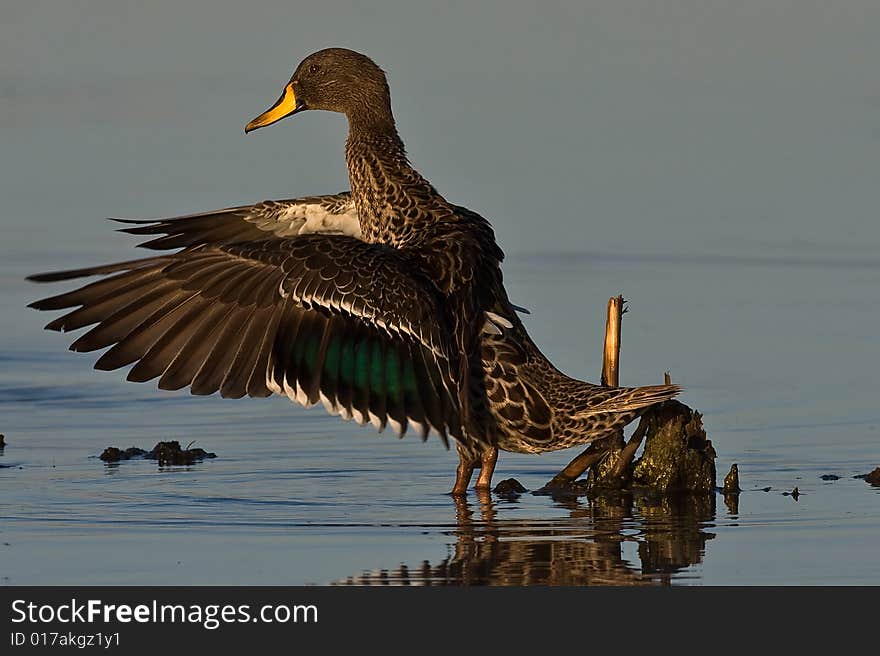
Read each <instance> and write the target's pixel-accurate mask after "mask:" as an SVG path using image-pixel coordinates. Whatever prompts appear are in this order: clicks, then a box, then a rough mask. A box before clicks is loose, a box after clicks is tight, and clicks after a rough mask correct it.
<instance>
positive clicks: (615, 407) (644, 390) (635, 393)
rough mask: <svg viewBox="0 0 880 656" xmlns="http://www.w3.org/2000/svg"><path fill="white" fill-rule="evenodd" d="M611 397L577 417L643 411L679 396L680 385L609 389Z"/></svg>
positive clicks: (593, 405)
mask: <svg viewBox="0 0 880 656" xmlns="http://www.w3.org/2000/svg"><path fill="white" fill-rule="evenodd" d="M608 392H609V395H608V396H606V397H605V398H600V399H599V400H598V402H597V403H595V404H591V405H590V406H589V407H588V408H584V409H583V410H581V411H580V412H578V413H576V415H575V416H577V415H594V414H597V413H600V412H613V413H619V412H630V411H633V410H641V409H642V408H647V407H649V406H652V405H655V404H657V403H662V402H663V401H668V400H669V399H671V398H673V397H675V396H677V395H678V394H679V393H680V392H681V387H680V386H679V385H646V386H644V387H614V388H608Z"/></svg>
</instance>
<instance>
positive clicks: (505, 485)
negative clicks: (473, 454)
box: [492, 478, 528, 497]
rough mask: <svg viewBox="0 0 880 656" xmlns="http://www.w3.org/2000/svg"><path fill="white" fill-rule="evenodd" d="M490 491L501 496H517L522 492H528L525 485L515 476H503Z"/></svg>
mask: <svg viewBox="0 0 880 656" xmlns="http://www.w3.org/2000/svg"><path fill="white" fill-rule="evenodd" d="M492 491H493V492H494V493H495V494H497V495H499V496H502V497H518V496H519V495H520V494H522V493H523V492H528V490H527V489H526V487H525V486H524V485H523V484H522V483H520V482H519V481H518V480H516V479H515V478H505V479H504V480H503V481H501V482H499V483H498V485H496V486H495V489H493V490H492Z"/></svg>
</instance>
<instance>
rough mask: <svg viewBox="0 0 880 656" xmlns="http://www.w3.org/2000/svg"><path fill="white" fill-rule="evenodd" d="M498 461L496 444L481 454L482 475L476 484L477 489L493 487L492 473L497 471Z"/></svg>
mask: <svg viewBox="0 0 880 656" xmlns="http://www.w3.org/2000/svg"><path fill="white" fill-rule="evenodd" d="M496 462H498V449H497V448H495V447H494V446H491V447H488V448H486V449H485V450H484V451H483V453H482V454H481V456H480V476H479V477H478V478H477V484H476V485H475V486H474V487H476V488H477V490H489V489H491V488H492V473H493V472H494V471H495V463H496Z"/></svg>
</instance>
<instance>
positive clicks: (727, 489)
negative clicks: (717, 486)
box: [724, 463, 741, 494]
mask: <svg viewBox="0 0 880 656" xmlns="http://www.w3.org/2000/svg"><path fill="white" fill-rule="evenodd" d="M740 492H741V489H740V487H739V467H738V466H737V465H736V463H734V464H732V465H731V466H730V471H729V472H728V473H727V476H725V477H724V494H739V493H740Z"/></svg>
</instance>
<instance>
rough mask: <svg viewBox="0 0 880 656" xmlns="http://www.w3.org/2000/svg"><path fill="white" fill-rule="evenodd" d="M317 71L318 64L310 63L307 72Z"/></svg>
mask: <svg viewBox="0 0 880 656" xmlns="http://www.w3.org/2000/svg"><path fill="white" fill-rule="evenodd" d="M317 72H318V65H317V64H312V65H311V66H309V73H317Z"/></svg>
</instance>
